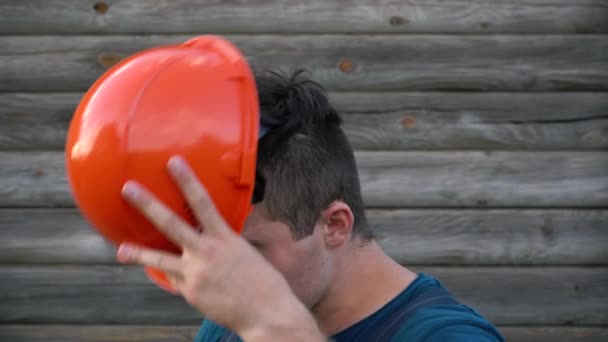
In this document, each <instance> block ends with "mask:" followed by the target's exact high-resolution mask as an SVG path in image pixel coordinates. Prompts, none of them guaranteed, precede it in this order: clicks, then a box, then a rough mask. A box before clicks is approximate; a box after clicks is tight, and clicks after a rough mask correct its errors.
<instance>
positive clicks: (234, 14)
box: [0, 0, 608, 34]
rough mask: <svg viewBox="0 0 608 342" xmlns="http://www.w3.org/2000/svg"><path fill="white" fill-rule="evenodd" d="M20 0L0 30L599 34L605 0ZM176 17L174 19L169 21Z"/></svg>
mask: <svg viewBox="0 0 608 342" xmlns="http://www.w3.org/2000/svg"><path fill="white" fill-rule="evenodd" d="M94 3H96V1H93V0H90V1H82V0H46V1H44V2H43V3H42V4H41V3H40V2H37V1H36V0H20V1H13V2H2V3H0V14H1V15H2V17H3V21H2V23H1V24H0V31H2V32H5V33H9V34H47V33H60V34H73V33H74V32H80V33H183V32H189V33H198V32H215V33H217V32H219V33H268V32H275V33H285V32H289V33H353V32H357V33H363V32H370V33H397V32H399V33H530V32H532V33H597V32H607V31H608V25H607V24H606V21H605V20H603V19H605V18H606V17H607V16H608V8H607V6H606V3H605V2H603V1H601V0H585V1H582V0H577V1H576V2H573V1H566V0H561V1H555V0H554V1H546V0H532V1H525V2H521V1H516V2H514V1H503V2H500V3H496V2H488V1H480V0H477V1H472V0H468V1H467V0H465V1H463V0H452V1H449V2H445V1H441V0H410V1H407V2H399V1H390V0H380V1H372V0H364V1H355V0H341V1H322V0H316V1H304V2H300V3H298V4H297V5H294V4H286V3H283V2H281V1H277V0H274V1H268V0H266V1H240V2H239V3H238V5H237V4H234V3H229V2H228V3H227V2H224V1H205V2H201V1H196V0H181V1H171V4H168V3H167V2H165V1H162V0H129V1H106V2H105V4H106V5H107V6H97V7H95V6H94ZM102 3H104V2H102ZM167 18H171V20H167Z"/></svg>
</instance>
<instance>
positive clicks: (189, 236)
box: [122, 181, 199, 249]
mask: <svg viewBox="0 0 608 342" xmlns="http://www.w3.org/2000/svg"><path fill="white" fill-rule="evenodd" d="M122 193H123V196H124V197H125V199H127V200H128V201H129V202H130V203H131V204H133V205H134V206H135V207H136V208H137V209H138V210H139V211H140V212H141V213H142V214H143V215H144V216H146V217H147V218H148V219H149V220H150V221H151V222H152V223H153V224H154V225H155V226H156V227H157V228H158V230H160V231H161V232H162V233H164V234H165V235H166V236H167V237H168V238H169V239H170V240H171V241H173V242H175V243H176V244H178V245H179V246H181V247H183V248H188V249H193V248H196V247H197V246H196V244H197V242H198V239H199V235H198V234H197V233H196V232H195V231H194V229H192V227H190V225H189V224H188V223H187V222H186V221H184V220H183V219H182V218H181V217H179V215H177V214H175V213H174V212H173V211H171V210H170V209H169V208H167V207H166V206H165V205H164V204H163V203H161V202H160V201H159V200H158V199H157V198H156V197H154V195H152V194H151V193H150V192H148V191H147V190H145V189H144V188H143V187H142V186H140V185H138V184H137V183H135V182H133V181H128V182H127V183H126V184H125V186H124V187H123V191H122Z"/></svg>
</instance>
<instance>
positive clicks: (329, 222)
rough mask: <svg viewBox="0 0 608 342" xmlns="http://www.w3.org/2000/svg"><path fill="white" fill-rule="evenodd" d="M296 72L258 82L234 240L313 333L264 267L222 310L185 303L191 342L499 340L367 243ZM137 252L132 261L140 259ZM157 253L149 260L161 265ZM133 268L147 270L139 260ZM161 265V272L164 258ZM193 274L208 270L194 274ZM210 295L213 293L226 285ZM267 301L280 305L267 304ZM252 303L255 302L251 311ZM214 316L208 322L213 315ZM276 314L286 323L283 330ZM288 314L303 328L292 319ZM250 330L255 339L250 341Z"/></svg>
mask: <svg viewBox="0 0 608 342" xmlns="http://www.w3.org/2000/svg"><path fill="white" fill-rule="evenodd" d="M303 76H304V75H303V74H302V73H301V72H296V73H295V74H294V75H293V76H291V77H284V76H282V75H280V74H277V73H271V72H268V73H263V74H259V75H258V77H257V87H258V92H259V98H260V107H261V127H262V129H261V132H262V137H261V138H260V140H259V145H258V160H257V176H256V178H257V180H256V188H255V191H254V198H253V202H254V209H253V212H252V213H251V214H250V216H249V217H248V219H247V222H246V224H245V227H244V229H243V232H242V237H243V238H244V239H246V240H247V241H248V242H249V244H250V245H251V246H253V247H255V248H256V249H257V251H258V252H259V254H261V255H262V256H263V257H264V258H265V259H266V260H267V261H268V262H270V264H272V266H274V269H276V270H278V271H279V272H280V273H281V275H282V277H283V278H284V280H286V282H287V284H288V285H289V289H290V290H289V291H288V292H292V293H293V295H295V297H297V299H298V300H299V302H301V303H302V304H303V305H304V306H305V307H306V308H307V309H308V310H309V311H310V313H311V314H312V316H314V320H315V322H316V324H317V325H318V328H317V327H315V324H311V323H310V319H309V318H306V315H305V314H303V313H302V312H301V309H297V307H298V304H294V303H293V301H292V300H291V299H289V298H290V297H289V295H285V294H282V293H283V292H284V289H282V287H281V286H278V285H276V284H279V283H281V281H279V280H276V279H275V280H272V279H273V277H276V276H273V275H271V273H272V272H271V271H268V270H267V273H268V275H266V276H264V274H263V273H262V274H260V275H259V277H256V276H255V275H251V276H250V277H249V278H247V276H246V275H243V278H241V279H240V280H239V279H237V280H235V281H237V282H238V281H241V282H245V284H246V286H252V287H253V288H254V290H248V292H247V296H245V297H244V296H243V295H240V296H236V294H233V296H236V298H224V299H223V300H224V301H226V302H230V303H222V305H223V306H222V305H219V304H217V305H215V304H214V305H209V304H207V303H205V305H199V307H200V308H199V307H197V305H196V304H193V305H194V306H195V307H197V308H199V309H200V311H201V312H203V313H205V314H207V319H206V320H205V321H204V322H203V324H202V326H201V329H200V331H199V333H198V335H197V337H196V339H195V340H196V341H197V342H216V341H238V340H239V336H238V335H240V336H241V337H243V339H245V340H255V338H256V337H259V336H265V338H268V339H271V340H272V339H277V340H290V339H293V340H298V338H300V336H301V338H302V340H307V339H308V340H311V341H312V340H317V339H318V338H319V335H318V334H317V329H318V330H320V331H321V332H322V333H323V335H325V336H329V337H331V339H332V340H334V341H337V342H341V341H473V340H474V341H503V338H502V337H501V336H500V334H499V333H498V331H496V329H495V328H494V327H493V325H492V324H491V323H490V322H488V321H487V320H486V319H484V318H483V317H481V316H480V315H479V314H477V313H476V312H475V311H474V310H472V309H471V308H469V307H467V306H465V305H462V304H460V303H458V302H457V300H456V299H455V298H454V297H453V296H452V295H451V294H450V293H449V292H448V291H447V290H446V289H445V288H444V287H443V286H442V285H441V284H440V283H439V281H437V280H436V279H434V278H433V277H431V276H429V275H425V274H422V273H420V274H416V273H413V272H411V271H410V270H408V269H407V268H405V267H403V266H401V265H399V264H398V263H397V262H395V261H394V260H392V259H391V258H390V257H388V256H387V255H386V254H385V253H384V252H383V251H382V249H381V248H380V247H379V245H378V244H377V243H376V242H375V240H374V234H373V230H372V227H370V226H369V225H368V222H367V220H366V217H365V207H364V203H363V200H362V196H361V192H360V185H359V178H358V173H357V168H356V163H355V159H354V155H353V151H352V148H351V146H350V144H349V142H348V140H347V138H346V137H345V135H344V133H343V131H342V129H341V128H340V123H341V120H340V117H339V116H338V114H337V112H336V111H335V110H334V108H332V106H331V105H330V104H329V102H328V99H327V97H326V94H325V92H324V90H323V89H322V88H321V86H320V85H318V84H317V83H315V82H313V81H311V80H309V79H306V78H304V77H303ZM187 191H188V190H186V192H187ZM165 222H166V221H165ZM201 243H202V242H201ZM139 252H140V253H133V254H138V255H141V250H140V251H139ZM148 252H149V253H154V252H153V251H148ZM184 254H187V253H184ZM195 254H196V253H195ZM156 258H157V259H154V258H152V257H150V258H148V260H162V258H161V257H160V256H157V257H156ZM167 259H169V257H168V256H167ZM182 259H184V256H182ZM186 259H188V258H186ZM190 259H192V258H190ZM131 261H139V262H140V263H143V264H146V263H145V262H143V261H142V259H141V258H139V259H138V258H135V257H134V258H132V259H131ZM242 262H243V263H247V262H248V261H247V260H243V261H242ZM150 263H152V261H150V262H149V263H147V264H150ZM159 263H161V262H156V265H158V264H159ZM163 263H164V264H165V265H164V266H166V264H167V263H169V262H163ZM192 263H193V262H192ZM175 264H176V265H177V261H176V262H175ZM193 264H194V263H193ZM241 266H242V265H241ZM256 267H257V266H256ZM260 267H261V266H260ZM178 268H179V267H178V266H176V267H175V269H178ZM252 268H253V266H252ZM261 268H262V269H264V267H261ZM207 272H212V273H213V272H219V273H222V271H221V270H211V269H209V270H207ZM224 272H225V271H224ZM176 273H177V274H178V276H177V277H176V278H175V279H176V280H175V282H176V283H179V281H180V280H179V279H180V277H181V278H188V277H189V278H193V277H194V276H192V274H194V272H190V274H191V275H189V276H184V275H183V274H185V273H187V272H185V271H183V267H182V268H179V272H176ZM198 277H203V278H204V277H209V275H208V274H207V273H205V272H202V273H199V275H198ZM194 278H196V277H194ZM218 283H222V282H219V281H218ZM222 284H224V286H229V285H226V283H225V282H223V283H222ZM178 285H179V284H178ZM266 285H268V288H267V289H266V288H264V287H265V286H266ZM234 286H237V287H238V285H234ZM241 286H243V285H241ZM178 287H179V286H178ZM199 287H201V286H199ZM182 288H183V286H182ZM255 288H258V290H257V291H256V290H255ZM217 291H218V292H217V293H218V295H220V294H221V293H222V291H224V292H225V291H226V290H225V289H217ZM243 291H245V290H244V289H243ZM211 292H212V291H210V290H208V291H207V292H205V293H206V294H208V293H211ZM274 294H277V296H279V298H283V299H282V301H283V302H281V301H277V300H271V298H272V297H273V295H274ZM209 296H212V295H209ZM251 296H255V298H251ZM185 297H186V299H188V296H185ZM189 297H194V295H192V294H190V296H189ZM237 298H238V299H237ZM260 298H265V300H260ZM235 301H236V303H235ZM189 302H190V303H191V304H192V303H193V302H197V301H196V300H189ZM252 302H254V303H256V304H255V305H256V306H257V307H255V308H253V307H252V305H251V303H252ZM284 302H287V303H289V302H292V304H289V307H290V308H296V309H293V310H292V309H288V308H285V305H287V304H285V303H284ZM239 305H242V306H243V309H242V310H241V309H240V307H239ZM221 307H223V308H231V309H230V311H234V316H235V317H249V320H254V321H255V320H256V319H255V318H251V317H255V315H253V314H252V313H251V312H250V311H256V312H259V313H260V316H259V318H260V319H259V320H260V322H262V323H259V324H258V325H260V326H261V328H259V329H258V328H252V327H253V326H255V325H256V323H255V322H250V323H249V324H244V323H235V321H233V318H231V317H227V318H226V317H225V316H230V313H226V312H224V311H222V309H221ZM209 308H211V309H209ZM216 309H217V312H218V313H217V315H216V314H215V313H214V312H213V311H214V310H216ZM206 310H207V311H210V310H211V311H212V313H211V314H209V312H205V311H206ZM239 311H242V312H243V313H239ZM245 311H247V313H244V312H245ZM273 312H276V314H274V315H273V314H272V313H273ZM293 312H296V313H298V312H299V313H298V314H292V313H293ZM281 313H283V314H281ZM214 317H218V318H217V319H214ZM264 317H274V318H272V319H275V320H278V321H277V322H279V323H277V329H276V330H280V329H281V328H280V327H283V328H284V329H288V328H287V327H288V326H290V324H291V326H293V325H296V326H297V325H298V324H300V328H302V329H301V330H303V331H300V330H298V329H297V328H293V330H292V333H291V334H289V333H287V335H280V333H279V334H278V335H268V333H269V332H268V331H269V330H272V329H270V328H269V324H265V323H263V322H264ZM285 317H291V318H292V321H290V322H288V323H286V322H285V321H286V320H288V319H287V318H285ZM294 317H299V319H301V321H300V322H295V323H294V322H293V320H295V319H296V318H294ZM272 319H271V318H268V320H272ZM238 320H239V319H236V321H238ZM280 322H283V323H280ZM243 326H248V328H243ZM225 327H228V328H232V329H233V330H236V332H233V331H230V330H228V329H227V328H225ZM256 329H258V331H264V333H258V334H257V335H256V334H252V333H251V331H255V330H256ZM307 334H308V335H307ZM285 336H287V338H284V337H285ZM304 336H308V337H304ZM262 340H263V339H262Z"/></svg>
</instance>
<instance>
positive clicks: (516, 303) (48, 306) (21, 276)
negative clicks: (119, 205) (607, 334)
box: [0, 266, 608, 326]
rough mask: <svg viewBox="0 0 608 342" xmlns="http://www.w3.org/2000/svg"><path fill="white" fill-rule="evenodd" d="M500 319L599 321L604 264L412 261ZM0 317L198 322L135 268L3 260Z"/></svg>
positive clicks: (607, 273)
mask: <svg viewBox="0 0 608 342" xmlns="http://www.w3.org/2000/svg"><path fill="white" fill-rule="evenodd" d="M415 271H422V272H424V273H426V274H430V275H433V276H436V277H438V279H439V280H440V281H442V282H443V283H444V284H445V285H446V286H447V287H448V288H449V289H450V290H451V291H452V292H453V293H454V294H455V295H456V296H457V297H458V298H459V299H460V300H461V301H462V302H464V303H467V304H469V305H471V306H472V307H474V308H476V309H477V310H478V311H479V312H480V313H481V314H483V315H485V316H487V317H488V318H489V319H491V320H492V321H493V322H494V323H495V324H498V325H528V326H543V325H569V326H571V325H574V326H578V325H582V326H589V325H605V324H607V323H608V288H607V287H606V286H605V284H606V282H607V281H608V269H607V268H605V267H582V268H572V267H559V268H555V267H542V268H539V267H521V268H512V267H501V268H495V267H492V268H490V267H488V268H478V267H467V268H459V267H452V268H445V267H444V268H441V267H416V268H415ZM0 276H1V278H2V279H3V282H2V283H0V299H1V300H2V303H3V305H2V306H0V322H1V323H10V324H167V325H171V324H198V323H200V320H201V316H200V315H199V314H198V313H196V312H195V311H194V310H193V309H191V307H190V306H188V305H187V304H186V303H185V302H183V300H182V299H181V297H176V296H172V295H169V294H167V293H165V292H163V291H162V290H160V289H159V288H157V287H156V286H155V285H153V284H152V283H151V282H150V281H148V280H147V278H146V277H145V275H144V273H143V271H142V270H141V269H140V268H138V267H120V266H108V267H101V266H98V267H83V266H61V267H37V266H31V267H23V266H2V267H0Z"/></svg>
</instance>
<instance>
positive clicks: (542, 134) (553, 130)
mask: <svg viewBox="0 0 608 342" xmlns="http://www.w3.org/2000/svg"><path fill="white" fill-rule="evenodd" d="M82 95H83V94H82V93H39V94H38V93H4V94H0V122H2V125H0V149H2V150H61V149H63V148H64V144H65V138H66V134H67V129H68V126H69V122H70V120H71V118H72V115H73V113H74V109H75V108H76V106H77V105H78V102H79V101H80V99H81V97H82ZM330 99H331V101H332V103H333V104H334V106H335V107H336V108H337V109H338V110H339V111H340V112H341V114H342V116H343V118H344V125H343V127H344V129H345V131H346V134H347V136H348V138H349V140H350V141H351V143H352V145H353V147H354V148H355V149H358V150H392V149H407V150H413V149H427V150H428V149H442V150H453V149H526V150H541V149H543V150H544V149H547V150H560V149H562V150H563V149H567V150H572V149H578V150H581V149H606V148H608V95H606V94H604V93H595V92H594V93H584V92H583V93H581V92H572V93H532V94H530V93H444V92H439V93H434V92H432V93H331V94H330Z"/></svg>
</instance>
